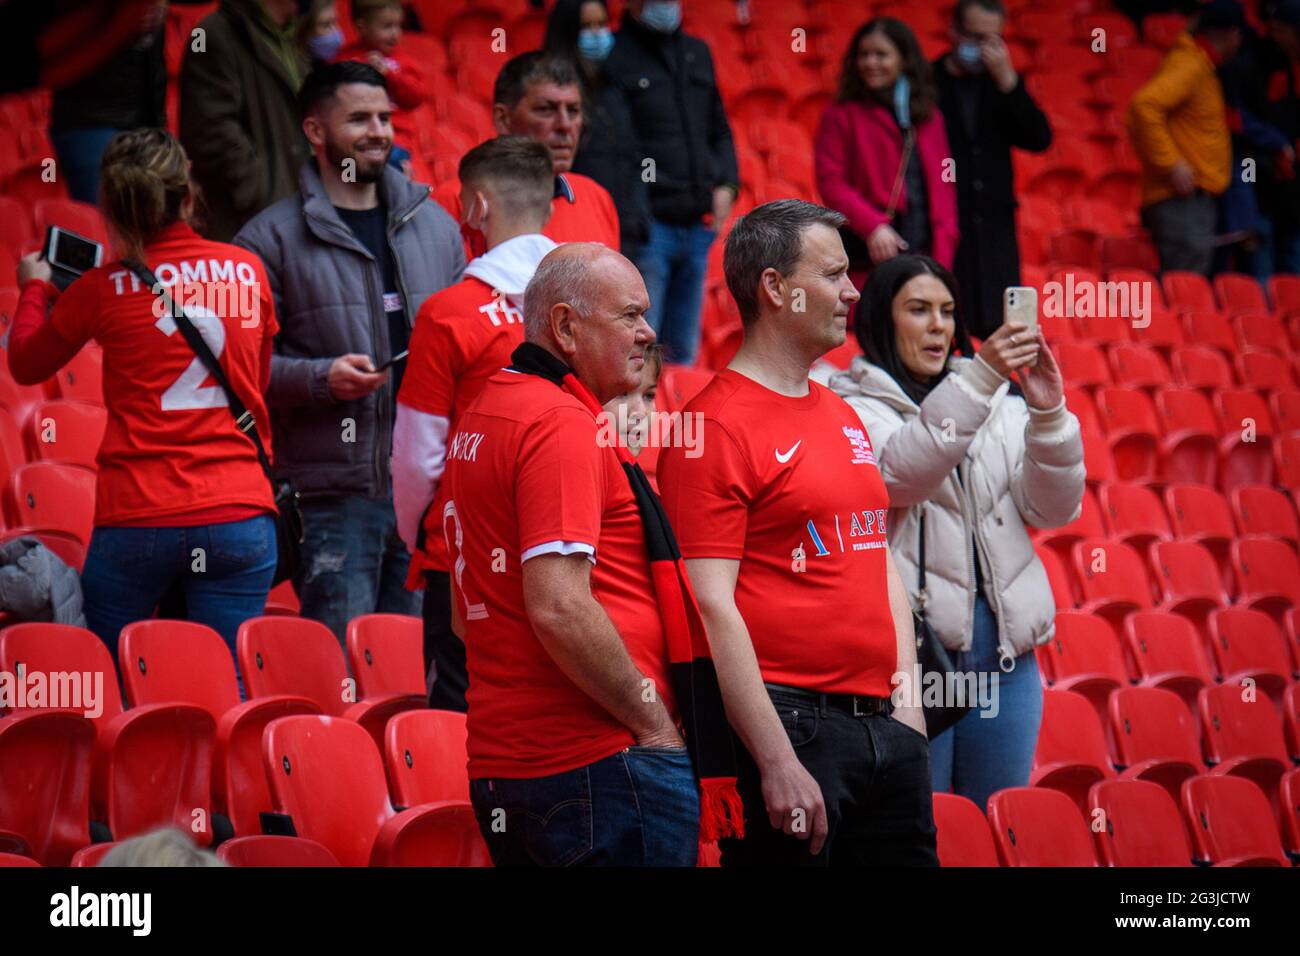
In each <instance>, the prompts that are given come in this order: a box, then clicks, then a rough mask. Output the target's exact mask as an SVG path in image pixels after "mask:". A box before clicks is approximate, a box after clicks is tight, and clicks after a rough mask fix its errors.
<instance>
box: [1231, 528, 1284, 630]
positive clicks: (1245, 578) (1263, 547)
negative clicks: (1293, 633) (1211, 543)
mask: <svg viewBox="0 0 1300 956" xmlns="http://www.w3.org/2000/svg"><path fill="white" fill-rule="evenodd" d="M1231 555H1232V566H1233V569H1234V570H1235V571H1236V573H1237V587H1238V596H1237V600H1238V602H1239V603H1241V604H1244V605H1245V606H1247V607H1255V608H1259V609H1260V610H1261V611H1266V612H1268V613H1269V614H1271V615H1273V618H1274V620H1278V621H1280V620H1281V619H1282V612H1283V611H1285V610H1286V609H1287V608H1288V607H1296V606H1300V563H1298V562H1297V561H1296V554H1295V552H1294V551H1292V550H1291V548H1290V546H1289V545H1286V544H1284V543H1282V542H1281V541H1273V540H1270V539H1268V538H1239V539H1237V540H1236V541H1234V542H1233V543H1232V548H1231Z"/></svg>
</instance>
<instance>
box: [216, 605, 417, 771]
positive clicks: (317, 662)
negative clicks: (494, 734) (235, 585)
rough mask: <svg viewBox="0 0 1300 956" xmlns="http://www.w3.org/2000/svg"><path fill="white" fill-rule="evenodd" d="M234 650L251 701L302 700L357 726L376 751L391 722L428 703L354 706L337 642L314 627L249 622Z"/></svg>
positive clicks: (369, 701)
mask: <svg viewBox="0 0 1300 956" xmlns="http://www.w3.org/2000/svg"><path fill="white" fill-rule="evenodd" d="M236 648H237V652H238V657H239V673H240V675H241V676H242V677H243V678H244V687H245V688H247V690H248V695H249V696H250V697H266V696H271V695H289V696H291V697H305V698H307V699H308V700H310V701H312V702H313V703H314V704H316V706H317V707H319V708H320V709H321V712H322V713H325V714H330V715H332V716H335V717H346V718H348V719H349V720H353V721H356V722H357V723H359V724H361V725H362V726H363V727H365V729H366V731H367V732H368V733H369V734H370V736H371V739H373V740H374V741H375V742H376V743H375V746H376V748H378V747H380V746H381V745H382V742H383V739H384V726H385V725H386V724H387V723H388V719H389V718H390V717H392V716H393V715H394V714H397V713H401V712H402V711H404V710H411V709H412V708H415V707H424V706H426V705H427V703H428V699H427V698H426V697H425V696H424V695H423V694H400V695H384V696H380V697H374V698H362V699H360V700H359V699H358V697H359V695H358V694H357V689H356V685H355V684H354V683H353V681H352V678H350V677H348V671H347V665H346V664H345V663H344V662H343V649H342V648H341V647H340V646H339V642H338V639H337V638H336V637H335V636H334V634H333V632H332V631H330V629H329V628H328V627H326V626H325V625H324V624H321V623H320V622H319V621H313V620H309V619H307V618H302V617H286V616H284V615H278V614H277V615H272V616H269V617H255V618H251V619H249V620H247V621H245V622H244V623H243V624H241V625H240V626H239V636H238V638H237V639H236Z"/></svg>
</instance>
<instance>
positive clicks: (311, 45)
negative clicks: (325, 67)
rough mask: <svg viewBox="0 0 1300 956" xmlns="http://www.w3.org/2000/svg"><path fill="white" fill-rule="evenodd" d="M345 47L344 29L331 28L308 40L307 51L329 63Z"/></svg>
mask: <svg viewBox="0 0 1300 956" xmlns="http://www.w3.org/2000/svg"><path fill="white" fill-rule="evenodd" d="M341 49H343V31H342V30H337V29H335V30H331V31H330V32H329V33H322V34H321V35H320V36H314V37H312V38H311V39H309V40H308V41H307V52H308V53H310V54H311V55H312V56H313V57H315V58H316V59H317V60H320V61H322V62H324V63H329V62H330V61H331V60H333V59H334V57H336V56H338V53H339V50H341Z"/></svg>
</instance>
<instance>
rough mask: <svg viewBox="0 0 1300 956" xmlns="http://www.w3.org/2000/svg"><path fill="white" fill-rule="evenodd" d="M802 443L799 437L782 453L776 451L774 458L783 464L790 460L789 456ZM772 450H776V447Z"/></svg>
mask: <svg viewBox="0 0 1300 956" xmlns="http://www.w3.org/2000/svg"><path fill="white" fill-rule="evenodd" d="M802 444H803V439H802V438H800V439H799V440H798V441H797V442H795V443H794V444H793V445H791V446H790V450H789V451H788V452H786V453H785V454H784V455H783V454H781V453H780V452H779V451H778V452H776V460H777V461H779V462H780V463H781V464H783V465H784V464H785V463H786V462H787V461H789V460H790V456H791V455H793V454H794V453H795V452H796V451H798V450H799V446H800V445H802ZM773 451H776V449H773Z"/></svg>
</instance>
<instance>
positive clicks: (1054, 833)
mask: <svg viewBox="0 0 1300 956" xmlns="http://www.w3.org/2000/svg"><path fill="white" fill-rule="evenodd" d="M989 824H990V828H991V829H992V830H993V838H994V840H995V842H996V843H997V848H998V855H999V856H1000V857H1001V858H1002V862H1003V863H1004V864H1005V865H1006V866H1096V865H1097V851H1096V849H1095V848H1094V846H1093V842H1092V837H1091V836H1090V835H1089V833H1088V825H1087V823H1085V822H1084V817H1083V814H1082V812H1080V810H1079V807H1078V805H1077V804H1075V803H1074V802H1073V801H1072V800H1070V798H1069V797H1067V796H1065V794H1063V793H1060V792H1058V791H1055V790H1044V789H1040V788H1038V787H1010V788H1008V789H1006V790H999V791H998V792H997V793H995V794H993V796H991V797H989Z"/></svg>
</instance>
